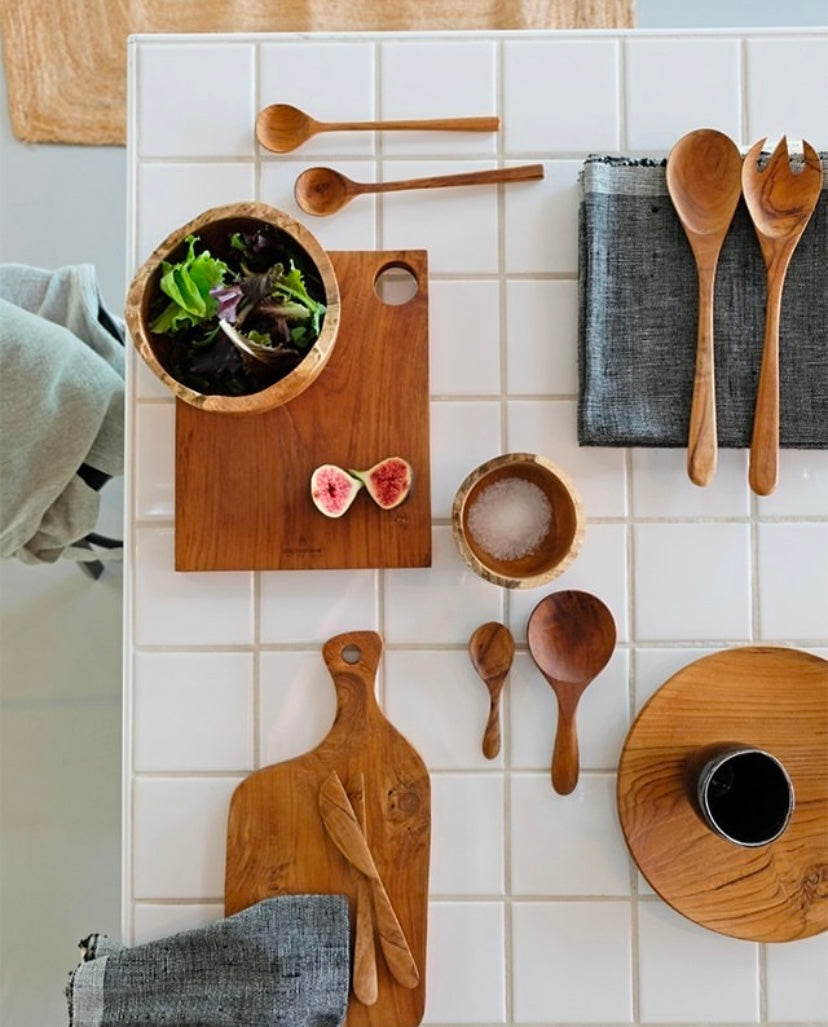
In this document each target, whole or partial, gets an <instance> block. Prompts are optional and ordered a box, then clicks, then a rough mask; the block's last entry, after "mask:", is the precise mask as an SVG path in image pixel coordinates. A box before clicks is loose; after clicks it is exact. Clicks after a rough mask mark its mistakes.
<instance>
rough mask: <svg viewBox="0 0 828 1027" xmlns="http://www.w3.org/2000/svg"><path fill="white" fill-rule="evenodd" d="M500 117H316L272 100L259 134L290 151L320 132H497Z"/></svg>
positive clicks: (266, 144)
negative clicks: (374, 119) (381, 119)
mask: <svg viewBox="0 0 828 1027" xmlns="http://www.w3.org/2000/svg"><path fill="white" fill-rule="evenodd" d="M499 127H500V118H494V117H491V118H490V117H483V118H421V119H407V120H402V121H400V120H398V121H316V120H315V119H314V118H312V117H311V116H310V115H309V114H305V112H304V111H300V110H299V108H298V107H291V105H290V104H289V103H272V104H271V105H270V106H269V107H265V108H264V109H263V110H261V111H259V116H258V117H257V118H256V138H257V139H258V140H259V142H260V143H261V144H262V146H264V147H265V149H267V150H272V151H273V152H274V153H290V151H291V150H295V149H297V147H299V146H301V145H302V143H304V142H307V140H308V139H310V138H311V136H315V135H316V134H317V133H318V132H354V131H361V130H363V129H368V130H375V129H383V130H387V129H415V130H420V131H432V132H433V131H441V132H496V131H497V130H498V128H499Z"/></svg>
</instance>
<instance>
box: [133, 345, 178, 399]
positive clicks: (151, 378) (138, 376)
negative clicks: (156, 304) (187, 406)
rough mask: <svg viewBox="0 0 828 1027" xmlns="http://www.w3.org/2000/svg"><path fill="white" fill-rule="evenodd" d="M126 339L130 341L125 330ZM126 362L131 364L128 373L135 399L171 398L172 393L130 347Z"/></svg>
mask: <svg viewBox="0 0 828 1027" xmlns="http://www.w3.org/2000/svg"><path fill="white" fill-rule="evenodd" d="M127 338H128V339H130V340H131V338H132V337H131V335H130V333H129V330H127ZM127 360H128V361H130V362H131V364H130V372H129V373H130V374H131V375H132V381H133V389H134V394H135V398H136V399H139V400H140V399H167V400H171V399H172V398H173V394H172V392H170V390H169V389H168V388H167V387H166V385H163V384H162V383H161V381H159V379H158V378H156V376H155V375H154V374H153V373H152V371H150V369H149V367H147V365H146V364H145V363H144V360H143V359H142V358H141V357H140V356H139V355H138V352H137V351H136V350H135V349H134V348H132V347H131V348H130V351H129V353H128V355H127Z"/></svg>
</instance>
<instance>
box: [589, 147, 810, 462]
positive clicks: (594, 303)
mask: <svg viewBox="0 0 828 1027" xmlns="http://www.w3.org/2000/svg"><path fill="white" fill-rule="evenodd" d="M820 156H821V159H822V166H823V172H825V171H826V169H827V168H828V160H827V159H826V155H825V154H821V155H820ZM826 179H828V174H827V175H826ZM580 184H581V205H580V212H579V283H578V287H579V328H578V358H579V376H580V383H579V402H578V437H579V441H580V443H581V445H596V446H686V445H687V432H688V426H689V421H690V400H691V395H692V388H693V375H694V370H695V356H696V330H697V315H698V286H697V280H696V269H695V263H694V261H693V254H692V252H691V250H690V246H689V243H688V242H687V238H686V236H685V234H684V230H683V229H682V226H681V223H680V221H679V219H678V217H677V215H676V213H675V211H674V210H673V205H672V202H671V200H670V196H669V194H668V192H667V182H666V175H665V161H664V160H641V161H631V160H627V159H625V158H615V157H600V156H593V157H590V158H589V159H588V160H587V161H586V162H585V164H584V166H583V169H582V171H581V178H580ZM826 185H828V181H826V183H825V185H824V186H823V191H822V194H821V197H820V201H819V203H818V205H817V209H816V210H815V212H814V214H813V216H812V217H811V220H810V222H809V224H808V227H807V228H806V230H805V233H804V235H803V237H802V239H801V240H800V243H799V246H798V248H797V250H796V252H795V253H794V255H793V258H792V260H791V264H790V267H789V269H788V274H787V278H786V281H785V289H784V292H783V295H782V316H781V327H780V445H782V446H786V447H789V448H798V449H825V448H828V193H826ZM765 297H766V288H765V266H764V263H763V260H762V254H761V252H760V249H759V244H758V241H757V239H756V234H755V231H754V229H753V225H752V223H751V221H750V217H749V215H748V212H747V208H746V207H745V204H744V200H741V201H740V203H739V207H738V210H737V212H736V216H735V218H734V221H733V224H732V225H731V228H730V231H729V233H728V236H727V239H726V240H725V243H724V246H723V248H722V253H721V256H720V259H719V265H718V269H717V274H716V285H715V300H714V339H715V378H716V410H717V419H718V442H719V445H720V446H727V447H746V446H749V445H750V438H751V432H752V428H753V408H754V404H755V399H756V383H757V380H758V377H759V366H760V362H761V353H762V339H763V335H764V322H765Z"/></svg>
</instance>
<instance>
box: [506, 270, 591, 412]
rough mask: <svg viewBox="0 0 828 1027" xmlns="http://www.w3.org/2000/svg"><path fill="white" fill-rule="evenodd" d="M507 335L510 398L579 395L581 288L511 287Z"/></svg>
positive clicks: (568, 284) (554, 283)
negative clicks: (578, 339)
mask: <svg viewBox="0 0 828 1027" xmlns="http://www.w3.org/2000/svg"><path fill="white" fill-rule="evenodd" d="M506 333H507V344H506V391H507V392H509V393H510V394H511V395H516V394H517V395H521V394H524V395H527V394H528V395H539V394H546V395H557V396H572V395H576V394H577V392H578V358H577V333H578V285H577V282H562V281H546V282H537V281H522V280H519V281H510V282H508V283H507V285H506Z"/></svg>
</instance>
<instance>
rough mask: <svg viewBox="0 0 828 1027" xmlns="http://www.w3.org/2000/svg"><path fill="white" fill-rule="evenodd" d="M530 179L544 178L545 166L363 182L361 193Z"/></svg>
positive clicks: (529, 165)
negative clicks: (392, 180)
mask: <svg viewBox="0 0 828 1027" xmlns="http://www.w3.org/2000/svg"><path fill="white" fill-rule="evenodd" d="M530 178H543V164H523V165H520V166H519V167H516V168H491V169H489V170H488V171H462V172H460V173H458V174H455V175H431V176H429V177H428V178H403V179H400V180H399V181H396V182H361V183H360V184H359V192H363V193H394V192H399V191H401V190H403V189H440V188H444V187H446V186H457V185H490V184H493V183H496V182H522V181H525V180H526V179H530Z"/></svg>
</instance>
